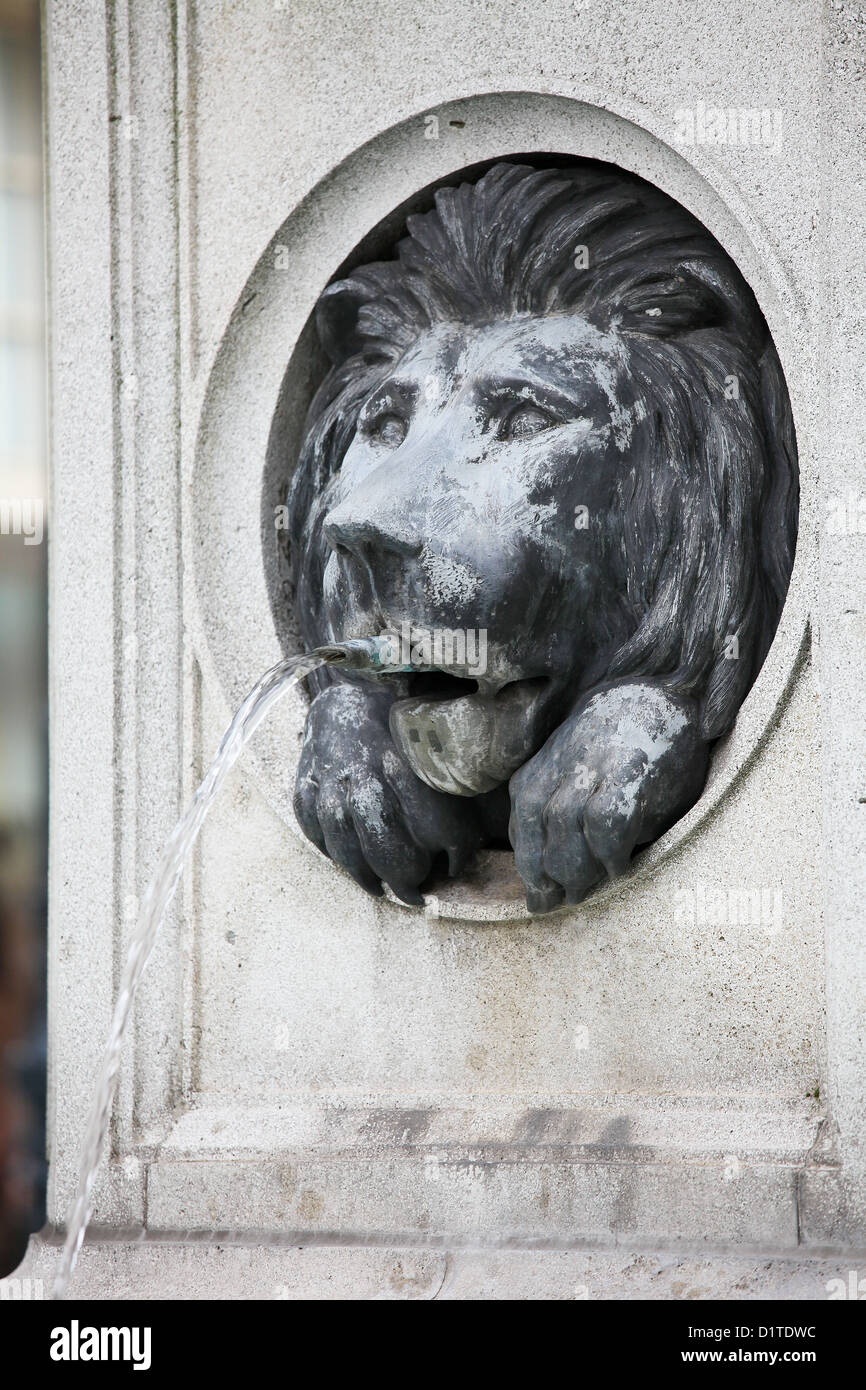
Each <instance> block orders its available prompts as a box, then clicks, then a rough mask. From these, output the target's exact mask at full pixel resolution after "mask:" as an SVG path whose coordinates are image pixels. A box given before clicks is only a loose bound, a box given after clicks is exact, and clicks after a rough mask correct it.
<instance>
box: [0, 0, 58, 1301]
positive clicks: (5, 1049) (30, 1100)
mask: <svg viewBox="0 0 866 1390" xmlns="http://www.w3.org/2000/svg"><path fill="white" fill-rule="evenodd" d="M43 300H44V294H43V234H42V135H41V110H40V42H39V8H38V4H36V3H33V0H0V1277H2V1275H4V1274H7V1273H8V1272H9V1270H10V1269H13V1268H14V1267H15V1265H16V1264H17V1263H18V1262H19V1260H20V1258H21V1256H22V1254H23V1251H24V1245H25V1242H26V1237H27V1234H28V1233H29V1232H30V1231H32V1230H36V1229H38V1228H39V1227H40V1226H41V1225H42V1224H43V1220H44V1175H45V1165H44V1148H45V1141H44V1109H45V1042H44V1036H45V1033H44V1010H45V986H44V933H45V879H46V874H45V858H46V851H45V824H46V669H45V667H46V662H45V650H46V647H45V633H46V543H47V491H46V473H45V426H44V366H43V364H44V349H43V321H44V304H43Z"/></svg>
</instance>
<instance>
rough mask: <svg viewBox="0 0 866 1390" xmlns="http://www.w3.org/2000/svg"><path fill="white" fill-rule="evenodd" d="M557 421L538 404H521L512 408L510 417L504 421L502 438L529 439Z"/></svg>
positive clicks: (501, 432)
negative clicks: (514, 408)
mask: <svg viewBox="0 0 866 1390" xmlns="http://www.w3.org/2000/svg"><path fill="white" fill-rule="evenodd" d="M555 424H556V421H555V420H554V418H553V416H552V415H548V413H547V411H546V410H542V409H541V408H540V407H539V406H537V405H519V406H518V407H517V409H516V410H512V412H511V414H510V415H509V416H508V419H507V420H505V421H504V422H503V425H502V429H501V431H500V436H499V437H500V439H529V438H530V436H531V435H533V434H540V433H541V431H542V430H547V429H550V426H551V425H555Z"/></svg>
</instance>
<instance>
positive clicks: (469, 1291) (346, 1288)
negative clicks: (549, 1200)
mask: <svg viewBox="0 0 866 1390" xmlns="http://www.w3.org/2000/svg"><path fill="white" fill-rule="evenodd" d="M61 1248H62V1246H61V1237H60V1235H59V1234H57V1233H54V1232H50V1231H46V1232H44V1233H42V1234H40V1235H37V1236H34V1237H32V1239H31V1241H30V1245H29V1247H28V1251H27V1255H26V1257H25V1259H24V1261H23V1262H22V1264H21V1265H20V1266H19V1268H18V1269H17V1270H16V1271H15V1272H14V1274H13V1275H12V1276H10V1279H9V1280H8V1281H7V1286H8V1288H9V1290H10V1292H9V1294H8V1296H10V1297H13V1298H14V1297H24V1298H28V1297H29V1298H41V1297H45V1298H47V1297H48V1295H49V1293H50V1289H51V1283H52V1280H53V1278H54V1274H55V1272H56V1269H57V1266H58V1264H59V1259H60V1251H61ZM860 1280H864V1281H866V1250H864V1251H861V1252H860V1253H859V1254H851V1255H845V1256H832V1257H830V1256H826V1255H806V1254H804V1253H803V1252H798V1253H796V1254H793V1255H790V1256H788V1255H778V1254H773V1253H767V1252H764V1253H756V1252H752V1253H747V1254H746V1253H736V1254H732V1253H730V1252H712V1251H700V1252H682V1251H658V1250H640V1249H623V1250H599V1249H585V1250H550V1249H491V1250H484V1249H433V1248H429V1247H420V1246H412V1245H405V1246H399V1245H396V1244H386V1245H380V1246H359V1245H325V1244H318V1245H317V1244H289V1243H284V1242H283V1241H281V1240H279V1239H275V1240H271V1239H268V1240H267V1241H261V1242H258V1243H247V1242H245V1241H242V1240H236V1239H234V1238H232V1237H227V1238H226V1239H225V1240H223V1239H219V1238H216V1239H215V1238H214V1237H213V1236H210V1237H209V1238H208V1239H194V1238H192V1239H191V1238H189V1237H188V1236H186V1235H182V1234H175V1233H171V1234H161V1235H157V1234H145V1233H144V1232H138V1233H136V1234H133V1233H131V1232H126V1233H120V1232H117V1233H114V1234H113V1235H112V1236H111V1237H110V1238H106V1235H105V1233H96V1235H95V1236H94V1237H93V1238H91V1239H88V1240H87V1241H86V1242H85V1245H84V1247H83V1249H82V1251H81V1258H80V1261H79V1265H78V1269H77V1270H76V1274H75V1278H74V1280H73V1285H72V1290H71V1295H70V1300H71V1301H73V1302H74V1301H76V1300H79V1299H98V1300H110V1301H116V1300H128V1299H147V1300H151V1299H153V1300H160V1299H164V1300H183V1301H196V1300H226V1301H233V1300H248V1299H259V1300H261V1299H266V1300H271V1299H273V1300H315V1301H327V1300H337V1301H340V1300H367V1299H373V1300H376V1299H389V1300H391V1299H430V1300H432V1299H439V1300H440V1301H441V1300H455V1301H457V1300H469V1301H472V1300H475V1301H479V1300H497V1299H514V1300H520V1301H532V1300H550V1301H565V1300H592V1299H596V1300H599V1299H600V1300H629V1299H651V1300H656V1299H657V1300H665V1299H690V1300H703V1299H723V1300H732V1301H754V1300H765V1299H783V1300H792V1301H800V1300H810V1301H823V1300H827V1299H830V1298H831V1297H832V1298H837V1299H839V1298H842V1297H846V1298H850V1297H851V1296H852V1294H851V1290H852V1289H856V1288H857V1286H858V1283H859V1281H860ZM28 1281H29V1282H28ZM834 1281H835V1282H834ZM863 1287H866V1283H864V1285H863Z"/></svg>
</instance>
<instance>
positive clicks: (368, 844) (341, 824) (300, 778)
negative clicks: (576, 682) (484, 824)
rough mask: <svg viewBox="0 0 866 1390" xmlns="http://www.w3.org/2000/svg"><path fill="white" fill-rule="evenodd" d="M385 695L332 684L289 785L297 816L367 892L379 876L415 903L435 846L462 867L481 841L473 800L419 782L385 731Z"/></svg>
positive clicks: (376, 886) (453, 866)
mask: <svg viewBox="0 0 866 1390" xmlns="http://www.w3.org/2000/svg"><path fill="white" fill-rule="evenodd" d="M390 706H391V699H390V697H389V696H388V695H387V694H385V693H383V692H381V691H379V690H377V689H375V688H373V687H370V688H367V687H361V686H360V685H349V684H344V683H337V684H334V685H332V686H329V687H328V688H327V689H326V690H323V691H322V693H321V694H320V695H318V696H317V697H316V699H315V700H314V701H313V703H312V705H311V706H310V712H309V714H308V716H307V726H306V730H305V733H304V746H303V749H302V752H301V758H300V762H299V764H298V775H297V781H296V784H295V798H294V806H295V814H296V816H297V818H298V821H299V823H300V825H301V828H302V830H303V831H304V833H305V835H306V836H307V837H308V839H310V840H312V842H313V844H314V845H316V846H317V847H318V849H320V850H321V851H322V853H323V854H327V855H328V856H329V857H330V858H331V859H333V860H334V862H335V863H337V864H339V865H340V866H341V867H342V868H344V869H345V870H346V871H347V873H349V874H351V876H352V878H354V879H355V881H356V882H357V883H359V884H360V885H361V887H362V888H364V889H365V890H366V891H367V892H368V893H372V894H374V895H380V894H381V892H382V886H381V885H382V884H383V883H385V884H387V885H388V887H389V888H391V889H392V891H393V892H394V893H395V894H396V895H397V897H398V898H401V899H402V900H403V901H404V902H406V903H410V904H413V905H420V904H421V903H422V902H423V898H422V896H421V894H420V892H419V886H420V884H422V883H423V882H424V880H425V879H426V878H427V877H428V875H429V873H430V870H431V867H432V865H433V861H434V859H435V858H436V856H437V855H438V854H440V853H444V854H445V855H447V858H448V869H449V872H450V873H451V874H452V875H454V874H458V873H459V872H460V871H461V869H462V868H463V867H464V865H465V863H466V861H467V860H468V859H469V857H470V856H471V855H472V853H473V852H474V851H475V850H476V849H477V848H478V846H479V844H480V843H481V830H480V827H479V823H478V817H477V815H476V813H475V808H474V807H473V806H472V804H471V803H467V802H466V801H465V800H463V799H461V800H458V799H456V798H454V797H451V796H445V795H444V794H443V793H442V792H438V791H434V790H433V789H432V788H431V787H428V786H426V785H425V784H424V783H423V782H421V781H420V780H419V779H418V778H417V777H416V776H415V774H414V772H412V771H411V769H410V768H409V767H408V766H407V765H406V763H405V762H404V761H403V759H402V758H401V757H400V755H399V753H398V752H397V749H396V748H395V747H394V743H393V740H392V738H391V735H390V732H389V730H388V712H389V709H390Z"/></svg>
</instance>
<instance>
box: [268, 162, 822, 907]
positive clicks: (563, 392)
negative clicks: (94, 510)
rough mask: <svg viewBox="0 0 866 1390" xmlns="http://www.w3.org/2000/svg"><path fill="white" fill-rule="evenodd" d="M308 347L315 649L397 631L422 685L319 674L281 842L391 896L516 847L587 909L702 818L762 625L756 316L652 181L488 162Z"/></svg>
mask: <svg viewBox="0 0 866 1390" xmlns="http://www.w3.org/2000/svg"><path fill="white" fill-rule="evenodd" d="M318 329H319V334H320V338H321V341H322V343H323V345H324V347H325V349H326V351H327V353H328V355H329V358H330V360H331V362H332V364H333V365H332V366H331V369H330V371H329V372H328V374H327V376H326V379H325V380H324V381H323V382H322V384H321V386H320V388H319V390H318V393H317V394H316V396H315V399H314V401H313V404H312V406H311V409H310V414H309V418H308V422H307V428H306V436H305V442H304V446H303V449H302V452H301V457H300V460H299V463H298V467H297V469H296V471H295V474H294V477H293V480H292V484H291V488H290V493H289V515H290V544H291V560H292V565H293V576H294V584H295V603H296V610H297V614H298V618H299V622H300V625H301V631H302V635H303V638H304V641H305V642H306V643H307V644H308V646H310V647H313V646H318V645H320V644H322V643H327V642H329V641H334V640H340V639H346V638H352V637H365V636H370V635H374V634H382V633H386V632H388V633H394V634H397V635H400V634H402V637H403V639H404V645H405V646H407V647H408V644H409V643H416V644H417V646H418V649H419V650H421V651H422V652H426V655H427V657H428V658H429V659H427V660H421V661H420V662H417V663H415V664H417V665H419V666H433V667H439V668H441V669H440V670H439V671H436V670H434V671H432V672H431V671H429V670H423V671H422V670H420V669H418V670H417V672H415V673H409V674H403V675H399V676H397V675H394V676H388V677H385V678H383V679H378V680H375V679H372V678H365V677H364V676H357V675H354V676H353V675H349V674H335V673H334V672H329V673H327V674H326V675H324V676H321V677H319V678H318V681H317V683H316V684H315V695H314V699H313V701H312V705H311V708H310V712H309V717H308V720H307V728H306V735H305V742H304V749H303V754H302V758H301V764H300V768H299V772H298V780H297V788H296V795H295V807H296V811H297V815H298V818H299V820H300V823H301V825H302V827H303V829H304V831H305V832H306V834H307V835H308V836H309V838H310V839H311V840H313V842H314V843H315V844H317V845H318V846H319V848H320V849H322V850H323V851H324V852H325V853H327V854H329V855H330V856H331V857H332V858H333V859H334V860H335V861H336V862H337V863H339V864H341V865H342V866H343V867H344V868H345V869H347V870H348V872H349V873H350V874H352V875H353V877H354V878H355V879H357V881H358V882H359V883H360V884H361V885H362V886H363V887H364V888H366V889H367V890H368V891H370V892H373V893H375V892H381V883H382V881H384V882H385V883H387V884H388V885H390V886H391V888H392V889H393V891H394V892H395V893H396V894H397V895H398V896H399V897H400V898H402V899H403V900H404V901H406V902H408V903H418V902H420V901H421V898H420V891H419V890H420V888H421V886H422V885H423V883H424V881H425V879H426V878H427V877H428V876H429V874H430V872H431V870H432V869H433V868H434V867H436V865H437V862H438V861H439V860H440V858H441V857H442V856H445V857H447V866H448V871H449V872H450V873H451V874H458V873H459V872H460V870H461V868H462V867H463V865H464V864H465V863H466V861H467V859H468V857H469V856H470V855H471V854H472V853H473V852H474V851H475V850H476V849H477V848H479V847H480V846H482V845H491V844H494V845H495V844H506V843H507V842H508V841H509V840H510V843H511V845H512V846H513V849H514V855H515V862H516V866H517V869H518V872H519V873H520V875H521V878H522V879H523V881H524V884H525V886H526V898H527V904H528V906H529V908H530V909H531V910H532V911H534V912H544V911H549V910H550V909H552V908H554V907H556V906H557V905H559V904H560V903H561V902H563V901H566V902H569V903H572V902H579V901H580V900H581V899H582V898H584V897H585V896H586V894H587V893H588V892H589V891H590V890H591V889H592V887H593V886H594V885H595V884H597V883H598V882H599V881H600V880H602V879H603V878H604V877H605V876H606V875H615V874H618V873H621V872H622V871H623V869H624V868H625V867H626V865H627V864H628V863H629V861H630V858H631V856H632V853H633V851H634V849H635V848H636V847H637V846H640V845H642V844H646V843H648V842H649V841H651V840H653V839H655V838H656V837H657V836H658V835H659V834H661V833H662V831H664V830H665V829H666V828H667V827H669V826H670V825H671V824H673V822H674V821H676V820H677V819H678V818H679V817H680V816H681V815H683V814H684V813H685V811H687V810H688V809H689V807H691V806H692V805H693V803H694V802H695V801H696V799H697V798H698V797H699V795H700V793H701V790H702V788H703V785H704V781H705V778H706V773H707V767H708V759H709V752H710V747H711V745H712V743H713V741H714V740H715V739H717V738H719V737H720V736H721V735H722V734H724V733H725V732H726V731H727V730H728V729H729V728H730V727H731V725H732V723H733V721H734V719H735V717H736V713H737V710H738V708H739V706H740V704H741V702H742V700H743V698H744V696H745V695H746V693H747V691H748V689H749V687H750V685H751V684H752V681H753V680H754V677H755V675H756V673H757V671H758V670H759V668H760V666H761V663H762V661H763V660H764V657H765V655H766V652H767V649H768V647H769V644H770V642H771V640H772V637H773V633H774V631H775V628H776V625H777V622H778V618H779V613H780V610H781V606H782V603H783V600H784V596H785V592H786V589H787V585H788V580H789V576H790V572H791V566H792V561H793V552H794V545H795V539H796V518H797V465H796V447H795V440H794V432H793V425H792V419H791V412H790V406H789V402H788V396H787V391H786V388H785V383H784V380H783V377H782V373H781V369H780V366H779V362H778V358H777V356H776V352H775V349H774V347H773V344H772V342H771V340H770V336H769V332H768V329H767V326H766V323H765V321H764V319H763V316H762V315H761V313H760V310H759V309H758V306H757V304H756V302H755V300H754V297H753V295H752V293H751V291H750V290H749V288H748V286H747V285H746V284H745V282H744V281H743V279H742V277H741V276H740V274H739V272H738V271H737V269H736V267H735V266H734V265H733V263H732V262H731V260H730V259H729V257H728V256H727V255H726V254H725V252H724V251H723V250H722V249H721V247H720V246H719V245H718V243H717V242H716V241H715V240H714V238H713V237H711V236H710V234H709V233H708V232H707V231H706V230H705V229H704V228H703V227H702V226H701V225H700V224H699V223H698V222H697V221H696V220H695V219H694V218H693V217H692V216H691V215H690V214H688V213H687V212H686V211H684V209H682V208H681V207H680V206H678V205H677V204H676V203H674V202H673V201H672V200H671V199H669V198H668V197H667V196H665V195H664V194H662V193H660V192H659V191H658V190H656V189H654V188H652V187H650V186H649V185H647V184H646V183H644V182H643V181H641V180H639V179H637V178H634V177H631V176H629V175H626V174H623V173H621V172H619V171H617V170H614V169H611V168H609V167H605V166H601V165H595V164H584V165H580V164H575V165H573V166H570V167H566V168H561V169H547V168H543V169H539V168H531V167H527V166H524V165H515V164H508V163H504V164H498V165H496V166H495V167H493V168H491V169H490V170H489V171H488V172H487V173H486V174H484V176H483V177H481V178H480V179H478V180H477V182H475V183H473V184H466V183H464V184H461V185H460V186H459V187H453V188H447V189H443V190H440V191H439V192H438V193H437V194H436V197H435V207H434V208H433V210H431V211H429V212H427V213H424V214H419V215H415V216H413V217H410V218H409V219H408V222H407V233H406V236H405V238H404V239H403V240H401V241H400V242H399V243H398V245H397V246H396V248H395V254H394V259H392V260H389V261H384V262H380V263H377V264H373V265H366V266H363V267H361V268H359V269H357V270H355V271H353V272H352V273H351V274H350V275H349V276H348V277H347V278H345V279H343V280H340V281H338V282H337V283H335V284H332V285H330V286H329V287H328V289H327V290H326V291H325V293H324V294H323V295H322V298H321V300H320V303H319V307H318ZM442 633H445V634H449V636H448V638H447V640H446V642H445V647H444V648H443V647H442V644H441V643H440V647H439V648H437V647H436V638H437V635H438V634H442ZM455 634H456V640H455ZM425 644H426V645H425ZM446 649H447V655H446V656H445V657H442V656H441V652H442V650H446ZM431 653H432V655H431ZM482 653H483V659H481V658H482ZM437 654H439V659H438V660H437V659H436V657H437ZM413 661H414V659H413ZM410 664H412V663H410ZM313 681H314V682H315V681H316V678H313Z"/></svg>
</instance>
